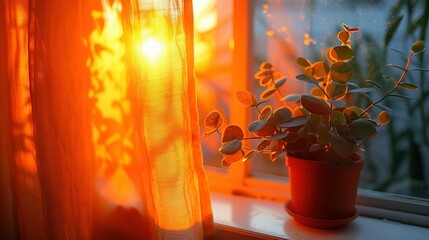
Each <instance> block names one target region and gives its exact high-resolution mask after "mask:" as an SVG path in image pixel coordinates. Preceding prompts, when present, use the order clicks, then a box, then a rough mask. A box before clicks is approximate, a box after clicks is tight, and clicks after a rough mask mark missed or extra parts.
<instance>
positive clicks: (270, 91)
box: [260, 88, 277, 100]
mask: <svg viewBox="0 0 429 240" xmlns="http://www.w3.org/2000/svg"><path fill="white" fill-rule="evenodd" d="M276 91H277V89H275V88H271V89H266V90H265V91H264V92H262V93H261V96H260V98H261V100H266V99H268V98H270V97H272V96H273V95H274V94H275V93H276Z"/></svg>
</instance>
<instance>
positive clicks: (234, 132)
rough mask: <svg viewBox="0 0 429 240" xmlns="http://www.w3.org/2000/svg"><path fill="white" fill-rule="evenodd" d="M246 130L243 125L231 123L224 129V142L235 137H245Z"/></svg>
mask: <svg viewBox="0 0 429 240" xmlns="http://www.w3.org/2000/svg"><path fill="white" fill-rule="evenodd" d="M243 138H244V132H243V130H242V129H241V127H239V126H237V125H229V126H227V127H226V128H225V130H224V131H223V136H222V142H223V143H224V142H229V141H231V140H234V139H240V140H241V139H243Z"/></svg>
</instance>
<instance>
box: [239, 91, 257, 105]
mask: <svg viewBox="0 0 429 240" xmlns="http://www.w3.org/2000/svg"><path fill="white" fill-rule="evenodd" d="M235 96H236V97H237V99H238V101H239V102H240V103H241V104H242V105H244V106H246V107H255V106H256V105H258V102H257V101H256V97H255V96H254V95H253V93H252V92H250V91H247V90H238V91H237V93H236V94H235Z"/></svg>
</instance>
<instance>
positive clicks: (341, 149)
mask: <svg viewBox="0 0 429 240" xmlns="http://www.w3.org/2000/svg"><path fill="white" fill-rule="evenodd" d="M330 143H331V148H332V150H333V151H334V152H335V153H336V154H338V155H339V156H340V157H342V158H347V157H349V156H350V155H351V154H352V153H354V152H355V151H356V146H355V144H353V143H352V142H350V141H348V140H346V139H345V138H343V137H340V136H331V139H330Z"/></svg>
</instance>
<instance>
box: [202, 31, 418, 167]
mask: <svg viewBox="0 0 429 240" xmlns="http://www.w3.org/2000/svg"><path fill="white" fill-rule="evenodd" d="M357 31H358V29H357V28H350V27H348V26H347V25H345V24H343V30H341V31H340V32H339V33H338V34H337V38H338V40H339V41H340V43H341V44H340V45H338V46H333V47H331V48H328V49H327V53H326V59H325V60H321V61H317V62H314V63H312V62H311V61H310V60H309V59H306V58H303V57H299V58H298V59H297V64H298V65H299V66H301V67H302V70H303V73H302V74H299V75H297V76H296V79H297V80H299V81H302V82H303V83H306V84H311V85H312V86H313V89H312V90H311V91H310V93H309V94H303V95H297V94H292V95H289V96H282V94H281V92H280V91H279V89H280V87H281V86H283V84H284V83H285V82H286V78H285V77H284V76H283V74H282V73H280V72H278V71H276V70H275V68H274V67H273V65H272V64H270V63H267V62H264V63H262V64H261V65H260V68H259V71H258V72H257V73H256V74H255V75H254V76H255V78H256V79H257V80H258V81H259V84H260V86H261V87H265V90H264V91H263V92H262V94H261V95H260V97H259V99H260V101H258V100H257V98H256V96H255V95H254V94H253V93H252V92H250V91H247V90H240V91H238V92H237V94H236V97H237V99H238V101H239V102H240V103H241V104H242V105H243V106H244V107H248V108H254V109H255V110H256V111H257V112H258V119H255V120H254V121H252V122H250V123H249V125H248V126H247V131H248V132H250V133H251V134H253V135H254V136H251V137H249V136H247V137H246V136H245V134H244V131H243V130H242V129H241V128H240V127H239V126H236V125H229V126H226V127H225V129H224V131H223V134H222V143H221V147H220V148H219V151H220V152H221V153H222V154H223V159H222V166H224V167H228V166H230V165H231V164H232V163H235V162H240V161H246V160H247V159H249V158H250V157H252V156H253V155H254V153H256V152H260V153H265V154H269V156H270V159H271V160H273V161H275V160H278V159H282V158H284V157H285V156H286V155H292V156H295V157H299V158H303V159H307V160H317V161H324V162H326V163H327V164H329V165H330V166H352V165H353V161H354V160H355V159H356V157H357V152H358V151H360V150H362V145H363V143H364V142H365V141H367V140H368V139H370V138H372V137H374V136H376V135H377V130H378V128H379V127H380V126H382V125H385V124H387V123H388V122H389V121H390V113H389V112H388V111H387V110H388V109H387V108H384V107H383V106H382V105H381V102H382V101H383V100H385V99H386V98H388V97H404V96H402V95H399V94H397V93H396V90H397V89H398V88H402V89H405V90H414V89H416V88H417V86H415V85H413V84H411V83H406V82H404V79H405V76H406V74H407V72H408V71H409V70H410V69H409V66H410V63H411V60H412V57H413V56H414V55H415V54H417V53H420V52H422V51H423V50H424V48H425V45H424V42H423V41H417V42H415V43H414V44H413V46H412V47H411V50H410V53H409V54H408V55H407V54H405V53H401V54H402V55H405V56H407V63H406V65H405V66H403V67H402V66H395V65H390V66H391V67H393V68H396V69H398V70H399V71H401V72H402V74H401V75H400V77H399V78H398V79H394V78H393V77H390V76H385V78H387V79H389V81H393V82H394V86H393V87H392V88H390V89H386V88H384V87H382V84H379V83H377V81H376V80H367V81H366V82H367V83H369V84H370V86H371V87H358V86H357V85H356V84H354V83H351V82H350V79H351V77H352V75H353V68H352V66H351V65H350V64H349V61H350V60H351V59H353V58H354V56H355V54H354V52H353V50H352V46H351V35H352V33H354V32H357ZM382 80H383V79H382ZM380 81H381V80H380ZM372 91H378V92H380V94H381V96H380V94H379V96H380V97H379V98H378V99H377V100H376V101H372V100H371V101H370V104H369V105H368V106H366V108H361V107H359V106H356V105H351V104H350V102H354V101H350V98H356V97H358V96H359V95H368V94H369V93H371V92H372ZM275 95H277V96H280V100H281V101H283V102H284V106H282V107H280V108H277V109H275V110H273V108H272V106H270V105H268V104H267V103H266V102H267V101H268V100H272V98H273V96H275ZM288 101H292V102H295V103H297V106H296V107H295V108H294V109H291V108H289V104H288ZM261 105H265V107H263V108H261ZM375 106H377V107H379V108H378V109H386V110H381V111H379V112H378V114H377V115H376V117H375V118H372V117H371V116H370V114H369V113H370V112H373V111H375V109H374V107H375ZM223 122H224V121H223V117H222V115H221V114H220V113H219V111H217V110H214V111H212V112H211V113H210V114H209V115H208V116H207V117H206V119H205V126H206V127H207V132H206V134H205V135H210V134H211V133H213V132H218V133H219V134H221V131H220V129H221V128H222V125H223ZM245 140H258V141H259V143H258V144H257V147H256V149H251V148H247V147H244V146H243V143H242V142H243V141H245Z"/></svg>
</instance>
